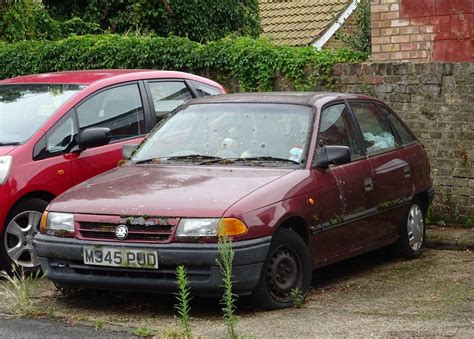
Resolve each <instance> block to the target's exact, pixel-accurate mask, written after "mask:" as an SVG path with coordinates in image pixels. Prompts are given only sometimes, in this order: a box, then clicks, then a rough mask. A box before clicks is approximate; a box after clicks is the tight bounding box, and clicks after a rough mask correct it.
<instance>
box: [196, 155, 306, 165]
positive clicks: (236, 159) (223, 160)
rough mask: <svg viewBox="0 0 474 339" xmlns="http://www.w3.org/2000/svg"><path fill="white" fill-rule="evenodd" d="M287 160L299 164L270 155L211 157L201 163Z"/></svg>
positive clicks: (295, 162)
mask: <svg viewBox="0 0 474 339" xmlns="http://www.w3.org/2000/svg"><path fill="white" fill-rule="evenodd" d="M246 161H248V162H287V163H291V164H295V165H301V163H300V162H298V161H294V160H291V159H285V158H278V157H271V156H261V157H246V158H223V159H212V160H209V161H204V162H202V163H201V165H206V164H213V163H219V162H222V163H226V162H227V163H235V162H246Z"/></svg>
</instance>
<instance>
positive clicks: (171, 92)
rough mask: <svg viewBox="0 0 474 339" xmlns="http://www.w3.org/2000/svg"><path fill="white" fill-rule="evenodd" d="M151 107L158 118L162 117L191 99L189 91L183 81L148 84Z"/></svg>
mask: <svg viewBox="0 0 474 339" xmlns="http://www.w3.org/2000/svg"><path fill="white" fill-rule="evenodd" d="M149 86H150V92H151V97H152V99H153V106H154V107H155V112H156V115H157V116H158V117H162V116H164V115H166V114H168V113H170V112H171V111H172V110H174V109H175V108H176V107H178V106H179V105H181V104H183V103H185V102H187V101H189V100H191V99H192V98H193V96H192V94H191V91H190V90H189V88H188V86H186V84H185V83H184V82H183V81H156V82H150V83H149Z"/></svg>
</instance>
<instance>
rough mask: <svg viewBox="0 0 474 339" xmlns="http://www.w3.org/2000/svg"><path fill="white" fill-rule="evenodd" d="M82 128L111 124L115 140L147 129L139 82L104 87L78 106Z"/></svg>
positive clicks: (133, 135)
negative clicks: (105, 88) (108, 87)
mask: <svg viewBox="0 0 474 339" xmlns="http://www.w3.org/2000/svg"><path fill="white" fill-rule="evenodd" d="M77 116H78V120H79V129H80V130H81V131H82V130H84V129H86V128H89V127H107V128H110V131H111V135H112V140H113V141H115V140H121V139H127V138H133V137H136V136H139V135H142V134H144V133H145V120H144V113H143V104H142V100H141V96H140V91H139V89H138V85H137V84H129V85H124V86H119V87H113V88H110V89H107V90H105V91H102V92H100V93H98V94H96V95H94V96H92V97H91V98H89V99H87V100H86V101H85V102H84V103H82V104H81V105H79V106H78V107H77Z"/></svg>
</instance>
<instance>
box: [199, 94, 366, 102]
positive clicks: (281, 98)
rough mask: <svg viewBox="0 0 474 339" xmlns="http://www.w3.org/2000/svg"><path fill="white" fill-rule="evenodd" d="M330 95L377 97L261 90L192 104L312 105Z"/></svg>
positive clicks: (341, 97) (340, 95) (212, 98)
mask: <svg viewBox="0 0 474 339" xmlns="http://www.w3.org/2000/svg"><path fill="white" fill-rule="evenodd" d="M329 97H331V98H333V99H354V98H358V99H375V98H371V97H368V96H363V95H356V94H349V93H335V92H259V93H235V94H227V95H216V96H207V97H204V98H198V99H194V100H192V101H190V104H201V103H233V102H238V103H242V102H247V103H279V104H297V105H312V104H314V103H315V102H316V101H318V100H320V99H325V98H329Z"/></svg>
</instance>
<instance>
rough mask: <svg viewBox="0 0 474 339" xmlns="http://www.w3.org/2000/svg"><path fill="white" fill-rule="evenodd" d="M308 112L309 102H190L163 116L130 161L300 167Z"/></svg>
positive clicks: (308, 132) (309, 113)
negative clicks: (191, 103)
mask: <svg viewBox="0 0 474 339" xmlns="http://www.w3.org/2000/svg"><path fill="white" fill-rule="evenodd" d="M312 112H313V110H312V108H311V107H309V106H302V105H292V104H274V103H272V104H267V103H219V104H215V103H211V104H196V105H190V106H187V107H184V108H182V109H179V110H178V111H177V112H176V113H174V114H172V115H171V116H170V117H169V118H168V119H166V120H165V121H164V122H163V123H162V124H161V125H160V126H159V127H158V128H157V129H156V130H155V131H154V132H153V133H152V134H151V135H150V136H149V138H148V139H147V140H146V141H145V142H144V143H143V144H142V145H141V146H140V148H139V149H138V151H137V152H136V153H135V155H134V156H133V158H132V161H133V162H134V163H145V162H155V163H164V162H175V161H181V162H189V163H196V162H199V163H200V164H211V163H216V164H224V165H229V164H238V165H242V166H247V165H249V166H255V165H257V164H258V165H261V166H295V165H301V164H304V163H305V160H306V159H305V158H306V153H307V146H308V139H309V134H310V126H311V121H312V116H313V113H312Z"/></svg>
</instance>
